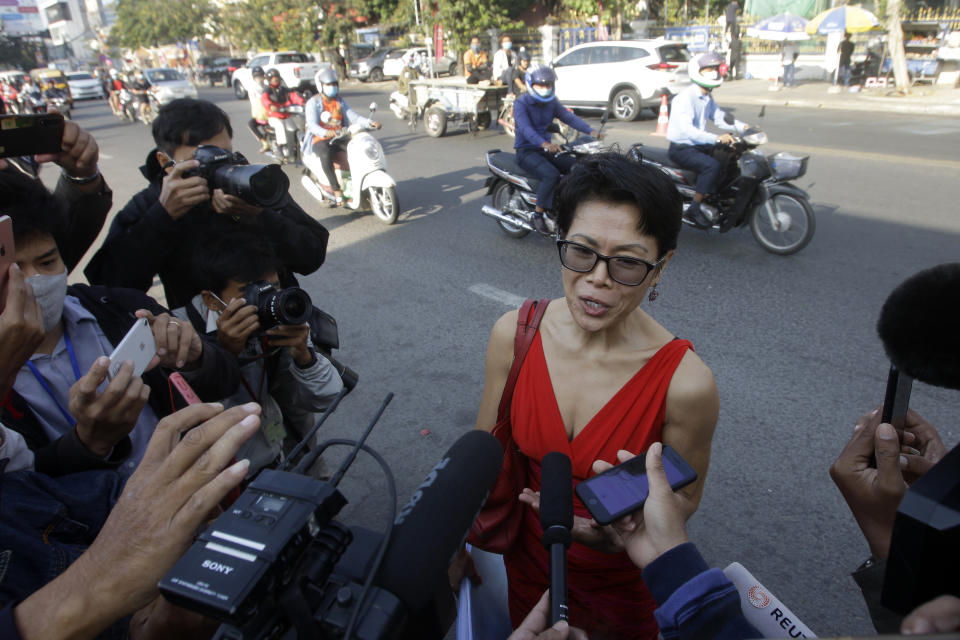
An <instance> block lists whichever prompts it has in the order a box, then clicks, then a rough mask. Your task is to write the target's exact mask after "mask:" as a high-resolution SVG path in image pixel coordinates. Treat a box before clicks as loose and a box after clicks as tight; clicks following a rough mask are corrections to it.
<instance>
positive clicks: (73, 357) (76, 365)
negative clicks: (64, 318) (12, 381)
mask: <svg viewBox="0 0 960 640" xmlns="http://www.w3.org/2000/svg"><path fill="white" fill-rule="evenodd" d="M63 342H64V344H65V345H66V346H67V355H69V356H70V365H71V366H72V367H73V375H75V376H76V377H77V380H78V381H79V380H80V377H81V376H80V364H79V363H78V362H77V354H76V353H75V352H74V350H73V341H72V340H71V339H70V334H69V333H67V330H66V328H64V330H63ZM27 366H28V367H30V373H32V374H33V377H34V378H36V379H37V382H39V383H40V386H41V387H43V390H44V391H46V392H47V395H48V396H50V399H51V400H53V403H54V404H55V405H57V409H60V413H62V414H63V417H64V418H65V419H66V421H67V422H68V423H70V426H71V427H75V426H77V421H76V420H74V419H73V416H72V415H70V412H69V411H67V410H66V409H64V408H63V405H62V404H60V401H59V400H57V396H55V395H54V394H53V389H51V388H50V384H49V383H48V382H47V381H46V379H45V378H44V377H43V374H42V373H40V370H39V369H37V365H35V364H33V362H32V361H30V360H27Z"/></svg>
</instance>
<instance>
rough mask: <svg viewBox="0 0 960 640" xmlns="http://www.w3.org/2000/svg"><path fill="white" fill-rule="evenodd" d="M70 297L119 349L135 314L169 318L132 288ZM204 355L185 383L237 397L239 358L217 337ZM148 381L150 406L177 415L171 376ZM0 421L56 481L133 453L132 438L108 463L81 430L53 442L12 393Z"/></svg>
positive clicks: (208, 396)
mask: <svg viewBox="0 0 960 640" xmlns="http://www.w3.org/2000/svg"><path fill="white" fill-rule="evenodd" d="M67 294H68V295H71V296H75V297H76V298H78V299H79V300H80V303H81V304H82V305H83V307H84V308H85V309H86V310H87V311H89V312H90V313H91V314H93V316H94V317H95V318H96V319H97V324H99V325H100V328H101V329H102V330H103V333H104V335H105V336H106V337H107V339H108V340H109V341H110V342H111V343H112V344H114V345H116V344H119V343H120V341H121V340H122V339H123V337H124V336H125V335H126V333H127V331H128V330H129V329H130V327H131V326H132V325H133V322H134V320H135V317H134V315H133V313H134V312H135V311H136V310H138V309H147V310H148V311H151V312H153V313H154V314H160V313H168V311H167V310H166V309H164V308H163V307H161V306H160V305H159V304H157V302H156V301H155V300H154V299H153V298H151V297H149V296H147V295H145V294H143V293H141V292H139V291H134V290H131V289H120V288H107V287H90V286H87V285H82V284H78V285H73V286H71V287H68V288H67ZM201 340H203V354H202V355H201V356H200V360H199V363H198V365H199V366H198V367H197V368H196V369H193V370H190V371H182V372H181V374H182V375H183V377H184V379H185V380H186V381H187V382H188V383H189V384H190V386H191V387H193V390H194V391H196V393H197V395H198V396H200V398H201V399H202V400H204V401H211V402H212V401H215V400H220V399H221V398H227V397H229V396H231V395H233V393H234V391H235V390H236V388H237V385H238V384H240V369H239V367H238V365H237V360H236V358H234V357H233V355H232V354H231V353H229V352H227V351H226V350H224V349H223V348H222V347H221V346H220V345H219V343H218V342H217V340H216V338H213V339H210V338H209V337H205V336H201ZM143 381H144V382H145V383H146V384H147V386H149V387H150V400H149V403H150V406H151V408H152V409H153V411H154V413H156V414H157V417H158V418H163V417H164V416H167V415H169V414H170V413H172V408H171V406H170V387H169V385H168V382H167V375H166V373H164V372H163V371H162V370H161V368H160V367H155V368H154V369H152V370H151V371H148V372H146V373H144V374H143ZM0 422H3V424H4V425H5V426H6V427H8V428H10V429H13V430H14V431H17V432H19V433H20V435H22V436H23V438H24V440H26V442H27V446H28V447H30V449H31V450H32V451H33V452H34V455H35V458H36V459H35V467H36V470H37V471H40V472H42V473H45V474H47V475H51V476H58V475H64V474H67V473H75V472H78V471H86V470H90V469H97V468H116V467H118V466H119V465H120V463H121V462H123V459H124V458H126V457H127V456H128V455H129V453H130V439H129V438H127V439H125V440H124V441H123V442H121V443H119V444H118V445H117V446H116V447H114V452H113V455H112V456H111V458H110V460H106V461H104V460H102V459H101V458H98V457H96V456H94V455H93V454H92V453H90V452H89V451H88V450H87V449H86V447H84V446H83V444H82V443H81V442H80V439H79V438H78V437H77V432H76V429H74V430H72V431H70V432H69V433H67V434H66V435H64V436H61V437H60V438H59V439H57V440H55V441H53V442H51V441H50V439H49V438H48V437H47V435H46V433H45V432H44V431H43V427H42V426H41V424H40V422H39V421H38V420H37V418H36V416H34V414H33V412H32V411H30V408H29V406H28V405H27V402H26V401H25V400H24V399H23V397H21V396H20V395H19V394H18V393H17V392H16V391H13V390H11V391H10V393H9V395H8V396H7V397H6V398H4V400H3V406H2V407H0Z"/></svg>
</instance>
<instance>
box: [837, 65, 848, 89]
mask: <svg viewBox="0 0 960 640" xmlns="http://www.w3.org/2000/svg"><path fill="white" fill-rule="evenodd" d="M837 80H838V81H840V80H842V81H843V86H845V87H849V86H850V65H848V64H842V65H840V67H839V68H838V69H837Z"/></svg>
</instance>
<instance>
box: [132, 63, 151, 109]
mask: <svg viewBox="0 0 960 640" xmlns="http://www.w3.org/2000/svg"><path fill="white" fill-rule="evenodd" d="M149 92H150V82H148V81H147V77H146V76H145V75H143V71H142V70H140V69H137V73H136V75H135V76H134V77H133V82H131V83H130V93H132V94H133V100H134V103H135V104H136V105H137V113H138V114H139V115H140V121H141V122H146V121H147V119H146V117H145V115H144V114H145V112H146V110H147V106H149V104H150V96H149Z"/></svg>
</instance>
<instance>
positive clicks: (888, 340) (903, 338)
mask: <svg viewBox="0 0 960 640" xmlns="http://www.w3.org/2000/svg"><path fill="white" fill-rule="evenodd" d="M958 318H960V263H956V262H954V263H949V264H942V265H939V266H936V267H933V268H932V269H927V270H925V271H921V272H920V273H918V274H916V275H914V276H912V277H910V278H908V279H907V280H905V281H904V282H903V283H902V284H900V286H898V287H897V288H896V289H894V290H893V292H892V293H891V294H890V296H889V297H888V298H887V300H886V302H884V303H883V308H882V309H881V310H880V319H879V320H878V321H877V333H879V334H880V340H881V341H883V347H884V349H885V350H886V352H887V355H888V356H889V357H890V362H891V363H892V364H893V365H894V366H895V367H896V368H897V369H899V370H900V371H902V372H903V373H905V374H907V375H908V376H910V377H912V378H915V379H916V380H920V381H922V382H926V383H927V384H932V385H935V386H938V387H947V388H950V389H960V320H958Z"/></svg>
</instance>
